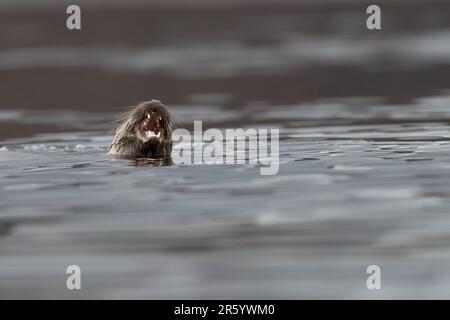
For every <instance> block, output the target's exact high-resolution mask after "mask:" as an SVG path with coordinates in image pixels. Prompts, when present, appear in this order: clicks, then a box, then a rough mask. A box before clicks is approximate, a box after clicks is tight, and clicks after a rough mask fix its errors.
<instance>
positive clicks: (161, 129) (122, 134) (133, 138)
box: [108, 100, 174, 160]
mask: <svg viewBox="0 0 450 320" xmlns="http://www.w3.org/2000/svg"><path fill="white" fill-rule="evenodd" d="M118 120H119V121H118V122H120V125H119V127H118V128H117V130H116V135H115V137H114V139H113V141H112V144H111V146H110V147H109V150H108V154H110V155H113V156H119V157H125V158H135V159H137V158H148V159H169V160H170V153H171V151H172V131H173V128H174V122H173V121H172V117H171V115H170V113H169V110H168V108H167V106H165V105H163V104H162V103H161V102H160V101H159V100H151V101H147V102H142V103H139V104H138V105H136V106H133V107H132V108H131V109H130V111H128V112H126V113H125V114H124V115H122V116H121V117H120V118H119V119H118Z"/></svg>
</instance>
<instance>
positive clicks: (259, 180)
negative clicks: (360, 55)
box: [0, 93, 450, 299]
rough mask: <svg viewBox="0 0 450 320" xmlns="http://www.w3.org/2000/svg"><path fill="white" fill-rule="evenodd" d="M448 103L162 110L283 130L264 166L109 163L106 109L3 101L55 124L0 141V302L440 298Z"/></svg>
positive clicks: (444, 273)
mask: <svg viewBox="0 0 450 320" xmlns="http://www.w3.org/2000/svg"><path fill="white" fill-rule="evenodd" d="M449 101H450V98H449V97H448V96H447V95H446V94H445V93H443V94H442V95H439V96H435V97H428V98H422V99H418V100H417V101H415V102H414V103H412V104H410V105H386V104H384V103H383V101H382V100H380V99H356V98H353V99H328V100H323V101H319V102H317V103H311V104H310V105H298V106H285V107H284V106H264V105H257V104H255V106H254V107H252V106H248V107H247V108H245V109H233V110H229V109H226V108H221V107H218V106H207V107H205V106H196V105H189V106H174V107H173V113H174V116H175V119H176V120H177V121H178V123H179V124H180V126H181V127H183V126H186V127H189V126H190V125H192V121H193V120H204V121H205V123H206V126H207V127H219V128H226V127H230V124H233V127H239V126H240V127H256V128H280V170H279V173H278V174H277V175H274V176H261V175H259V168H257V167H255V166H251V165H203V164H196V165H173V166H162V167H157V166H136V165H135V164H134V163H133V162H132V161H127V160H114V159H111V158H110V157H109V156H107V155H106V154H105V152H106V150H107V148H108V145H109V143H110V141H111V138H112V131H111V130H110V128H111V127H110V125H109V124H108V121H109V120H110V119H111V118H112V116H113V114H108V113H99V114H95V113H89V114H87V113H82V112H67V111H60V112H56V113H54V112H52V113H51V116H50V113H49V112H46V111H40V112H38V111H36V112H34V113H33V112H27V113H26V116H23V115H24V113H21V112H20V111H9V112H7V111H2V112H1V113H0V117H3V119H8V121H9V122H10V123H16V124H17V128H19V130H20V127H21V126H22V125H27V124H33V123H40V124H43V123H47V124H48V125H52V124H55V123H59V124H61V123H64V124H65V125H67V129H66V130H64V128H63V129H61V130H60V131H61V132H53V133H47V134H36V135H33V136H32V137H25V138H15V139H8V140H4V141H2V142H1V143H0V190H1V192H0V198H1V200H0V259H1V263H0V298H183V299H189V298H194V299H195V298H336V297H339V298H443V297H450V290H449V289H448V288H449V286H448V285H447V282H449V281H450V271H449V270H450V251H449V249H450V247H449V245H448V239H449V231H450V218H449V216H448V213H449V212H450V202H449V197H450V183H449V181H450V179H449V178H450V161H449V160H450V153H449V150H450V127H449V119H450V109H449V108H448V105H449V104H448V103H449ZM252 108H253V109H252ZM252 110H253V111H252ZM242 119H245V120H242ZM71 264H76V265H79V266H80V267H81V269H82V290H80V291H76V292H74V291H69V290H67V289H65V279H66V274H65V269H66V267H67V266H68V265H71ZM371 264H377V265H379V266H380V267H381V268H382V275H383V280H382V287H383V290H380V291H369V290H367V288H366V278H367V275H366V268H367V266H368V265H371Z"/></svg>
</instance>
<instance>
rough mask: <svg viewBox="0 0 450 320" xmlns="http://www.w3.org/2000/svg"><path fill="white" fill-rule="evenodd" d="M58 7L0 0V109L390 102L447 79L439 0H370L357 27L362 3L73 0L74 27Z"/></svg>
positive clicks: (445, 23)
mask: <svg viewBox="0 0 450 320" xmlns="http://www.w3.org/2000/svg"><path fill="white" fill-rule="evenodd" d="M69 4H71V2H70V1H48V0H45V1H39V2H36V1H26V0H19V1H12V0H4V1H1V3H0V8H1V9H0V10H1V12H0V39H1V41H0V50H1V51H0V70H1V73H0V83H1V86H0V108H2V109H21V110H39V109H54V110H61V109H72V110H87V111H111V110H116V109H119V108H121V107H124V106H128V105H130V104H134V103H135V102H139V101H142V100H147V99H149V98H158V99H160V100H162V101H163V102H165V103H166V104H168V105H180V104H189V103H192V102H193V103H199V102H203V103H206V104H208V103H210V100H209V99H211V98H212V99H214V101H213V102H214V103H216V104H217V103H220V104H221V105H223V106H227V107H231V108H242V107H245V106H247V105H249V104H254V103H266V104H277V105H298V104H300V103H304V102H311V101H317V100H318V99H321V98H330V97H333V98H334V97H383V98H385V101H387V102H388V103H396V104H399V103H408V102H411V101H412V100H413V99H414V98H416V97H421V96H427V95H433V94H437V93H439V92H440V90H442V89H447V88H448V86H449V80H450V79H449V78H450V72H449V62H450V58H449V57H450V45H449V41H448V40H449V35H450V33H449V29H448V28H449V26H450V20H449V19H448V15H449V13H450V4H449V3H448V1H443V0H442V1H440V0H432V1H420V0H419V1H417V0H412V1H409V0H408V1H406V0H403V1H402V0H389V1H380V2H378V4H379V5H382V28H383V29H382V31H371V30H368V29H367V28H366V19H367V17H368V15H367V14H366V13H365V12H366V8H367V6H368V5H369V4H371V2H370V1H369V2H366V1H356V0H353V1H352V0H340V1H328V0H318V1H308V0H281V1H278V0H277V1H275V0H273V1H272V0H246V1H221V0H218V1H204V0H193V1H178V0H167V1H158V0H156V1H144V0H132V1H117V0H115V1H100V0H96V1H83V0H81V1H78V2H77V4H79V5H80V6H81V9H82V30H81V31H70V30H67V28H66V27H65V20H66V18H67V16H68V15H67V14H65V10H66V7H67V6H68V5H69ZM211 94H213V95H214V96H213V97H211ZM205 99H206V102H205V101H204V100H205ZM217 99H219V100H220V101H216V100H217ZM65 125H67V124H65ZM0 128H1V129H0V130H1V131H0V132H1V135H2V136H3V137H5V135H7V136H10V135H17V134H19V132H17V130H14V131H15V132H11V130H10V128H9V127H8V123H2V125H1V126H0ZM48 129H49V128H37V127H36V128H26V129H25V128H24V129H23V130H21V131H22V132H24V134H28V133H29V131H30V130H31V131H37V130H39V131H42V130H44V131H45V130H48ZM25 130H26V131H25Z"/></svg>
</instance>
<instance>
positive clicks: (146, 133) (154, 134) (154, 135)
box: [145, 130, 161, 139]
mask: <svg viewBox="0 0 450 320" xmlns="http://www.w3.org/2000/svg"><path fill="white" fill-rule="evenodd" d="M145 136H146V137H147V138H148V139H150V138H153V137H157V138H159V137H161V132H158V134H156V133H155V132H153V131H151V130H149V131H145Z"/></svg>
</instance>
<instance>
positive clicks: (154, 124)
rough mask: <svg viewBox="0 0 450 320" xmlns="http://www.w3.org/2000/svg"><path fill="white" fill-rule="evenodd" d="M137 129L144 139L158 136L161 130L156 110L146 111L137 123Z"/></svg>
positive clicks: (159, 118)
mask: <svg viewBox="0 0 450 320" xmlns="http://www.w3.org/2000/svg"><path fill="white" fill-rule="evenodd" d="M139 130H140V132H141V134H142V136H143V138H144V139H145V140H146V141H148V140H150V139H158V138H160V137H161V134H162V132H163V130H162V128H161V117H160V116H159V115H158V114H157V113H156V112H150V113H147V114H146V115H145V118H144V120H142V122H141V124H140V125H139Z"/></svg>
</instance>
